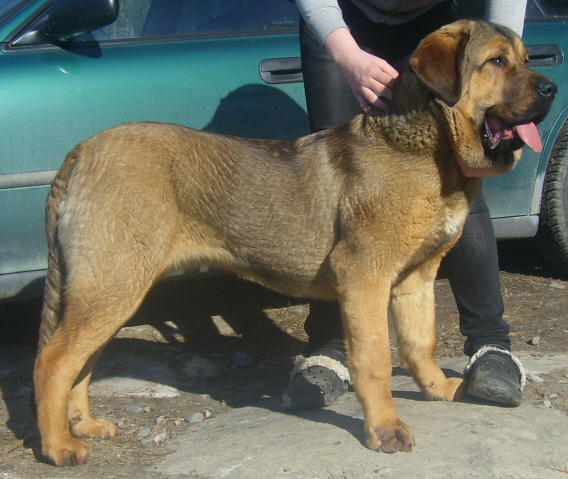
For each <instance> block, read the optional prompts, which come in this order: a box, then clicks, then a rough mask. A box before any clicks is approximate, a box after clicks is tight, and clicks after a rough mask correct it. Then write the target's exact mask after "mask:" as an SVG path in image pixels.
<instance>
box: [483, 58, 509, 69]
mask: <svg viewBox="0 0 568 479" xmlns="http://www.w3.org/2000/svg"><path fill="white" fill-rule="evenodd" d="M487 62H488V63H492V64H493V65H498V66H500V67H504V66H506V65H507V59H506V58H505V57H503V56H499V57H495V58H490V59H489V60H487Z"/></svg>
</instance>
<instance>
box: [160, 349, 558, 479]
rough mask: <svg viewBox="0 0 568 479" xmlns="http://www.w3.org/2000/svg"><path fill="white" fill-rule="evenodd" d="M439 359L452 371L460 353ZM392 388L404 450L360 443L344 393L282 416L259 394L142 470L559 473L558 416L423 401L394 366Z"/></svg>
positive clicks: (303, 478) (399, 476)
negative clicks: (408, 438) (407, 439)
mask: <svg viewBox="0 0 568 479" xmlns="http://www.w3.org/2000/svg"><path fill="white" fill-rule="evenodd" d="M522 360H523V363H524V364H525V367H526V368H527V370H528V371H529V372H531V373H533V374H543V373H547V372H550V371H552V370H555V369H559V368H561V367H566V366H568V356H553V357H544V358H536V357H530V356H528V357H523V358H522ZM440 363H441V366H442V368H444V369H447V370H448V371H447V372H449V373H451V372H452V371H454V372H456V373H461V371H462V370H463V366H464V364H465V360H464V359H458V360H448V361H441V362H440ZM393 391H394V396H395V401H396V405H397V409H398V412H399V415H400V417H401V419H402V420H403V421H405V422H406V423H407V424H409V425H410V426H411V428H412V429H413V431H414V434H415V436H416V447H415V449H414V451H413V452H412V453H409V454H404V453H398V454H393V455H388V454H382V453H376V452H373V451H370V450H368V449H367V448H366V447H365V446H364V445H363V443H364V437H363V433H362V428H363V414H362V410H361V407H360V405H359V403H358V402H357V400H356V398H355V396H354V394H353V393H349V394H347V395H346V396H344V397H343V398H341V399H340V400H339V401H337V402H336V403H335V404H333V405H332V406H330V407H328V408H325V409H320V410H315V411H306V412H302V413H296V414H286V413H284V412H283V411H282V410H281V407H280V403H279V401H278V400H277V399H269V400H266V401H265V402H262V403H260V404H259V405H258V406H257V407H246V408H242V409H235V410H232V411H230V412H229V413H226V414H224V415H222V416H220V417H217V418H214V419H211V420H209V421H205V422H203V423H199V424H196V425H195V427H192V428H191V429H190V430H189V431H188V432H187V433H185V434H183V435H181V436H179V437H178V438H176V439H175V440H173V441H172V442H170V443H169V446H170V447H171V448H172V449H174V450H175V451H176V452H175V453H173V454H172V455H170V456H169V457H168V458H167V459H166V460H164V461H163V462H162V463H161V464H160V465H159V466H158V467H157V468H153V469H152V472H154V473H158V472H159V473H161V474H163V475H167V476H175V477H191V478H199V479H267V478H271V479H272V478H294V479H319V478H338V479H339V478H341V479H367V478H374V479H376V478H382V477H388V478H395V479H408V478H413V477H420V478H424V479H429V478H432V479H433V478H436V479H440V478H459V479H466V478H476V479H479V478H484V479H486V478H515V479H535V478H538V479H548V478H550V479H558V478H561V477H565V472H566V469H567V468H568V441H566V434H567V433H566V431H568V417H566V416H565V415H563V414H562V413H560V412H558V411H555V410H552V409H548V408H545V407H544V406H533V405H529V404H524V405H522V406H521V407H518V408H506V407H498V406H494V405H489V404H487V403H481V402H473V401H468V402H457V403H444V402H427V401H424V400H423V398H422V395H421V394H420V392H419V391H418V389H417V388H416V386H415V385H414V383H413V382H412V380H411V378H410V377H408V376H407V375H405V374H404V372H403V371H402V370H397V371H395V375H394V377H393ZM562 471H563V472H562Z"/></svg>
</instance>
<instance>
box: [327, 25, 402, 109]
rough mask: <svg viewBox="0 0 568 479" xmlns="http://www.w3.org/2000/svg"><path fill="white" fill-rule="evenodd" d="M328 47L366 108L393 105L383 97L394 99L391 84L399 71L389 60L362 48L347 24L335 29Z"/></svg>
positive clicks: (329, 38) (382, 107)
mask: <svg viewBox="0 0 568 479" xmlns="http://www.w3.org/2000/svg"><path fill="white" fill-rule="evenodd" d="M324 47H325V49H326V50H327V51H328V52H329V54H330V55H331V57H332V58H333V60H334V61H335V63H337V65H338V66H339V68H340V69H341V71H342V72H343V76H344V77H345V79H346V80H347V83H348V84H349V86H350V87H351V90H352V91H353V94H354V95H355V98H357V101H358V102H359V105H360V106H361V108H362V109H363V110H368V109H369V107H370V105H374V106H376V107H377V108H380V109H382V110H386V109H388V108H389V103H388V102H386V101H384V99H381V98H385V99H387V100H389V101H392V100H393V92H392V90H391V88H390V86H391V84H392V82H393V81H394V79H395V78H396V77H397V76H398V72H397V71H396V70H395V69H394V68H393V67H392V66H391V65H389V64H388V62H386V61H385V60H383V59H382V58H379V57H376V56H374V55H371V54H370V53H367V52H365V51H363V50H361V48H359V46H358V45H357V42H355V40H354V38H353V36H352V35H351V33H350V32H349V30H348V29H347V28H338V29H337V30H334V31H333V32H331V33H330V34H329V35H328V36H327V38H326V39H325V41H324ZM379 95H380V96H379Z"/></svg>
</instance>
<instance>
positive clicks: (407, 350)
mask: <svg viewBox="0 0 568 479" xmlns="http://www.w3.org/2000/svg"><path fill="white" fill-rule="evenodd" d="M439 263H440V258H439V257H434V258H431V259H429V260H428V261H427V262H426V263H424V264H423V265H421V266H420V267H418V268H417V269H416V270H414V271H412V272H411V273H410V274H408V276H406V277H405V278H404V279H403V280H402V281H401V282H400V283H399V284H397V285H396V286H395V287H394V288H393V290H392V296H391V298H392V299H391V312H392V315H393V319H394V323H395V327H396V331H397V340H398V349H399V354H400V358H401V360H402V365H403V367H405V368H407V369H408V370H409V371H410V374H411V375H412V377H413V378H414V381H415V382H416V383H417V384H418V386H419V387H420V389H422V391H424V394H425V395H426V397H427V398H428V399H430V400H446V401H451V400H453V399H457V398H458V397H460V396H461V395H462V394H463V386H462V382H463V381H462V379H459V378H446V376H445V374H444V373H443V371H442V370H441V369H440V367H439V366H438V364H437V363H436V360H435V358H434V350H435V348H436V314H435V301H434V280H435V278H436V272H437V270H438V265H439Z"/></svg>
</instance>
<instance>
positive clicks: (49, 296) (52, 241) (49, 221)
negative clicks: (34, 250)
mask: <svg viewBox="0 0 568 479" xmlns="http://www.w3.org/2000/svg"><path fill="white" fill-rule="evenodd" d="M78 156H79V147H77V148H75V149H74V150H72V151H71V152H70V153H69V154H68V155H67V157H66V158H65V162H64V163H63V165H62V166H61V168H60V169H59V171H58V172H57V174H56V175H55V178H54V179H53V182H52V183H51V189H50V190H49V195H48V197H47V202H46V205H45V222H46V233H47V247H48V256H47V276H46V282H45V292H44V299H43V310H42V312H41V325H40V329H39V344H38V351H41V350H42V349H43V347H44V346H45V345H46V344H47V342H48V340H49V338H50V337H51V335H52V334H53V333H54V331H55V330H56V329H57V326H58V324H59V322H60V321H61V317H62V315H63V309H64V294H63V293H64V288H65V260H64V258H63V253H62V250H61V243H60V241H59V212H60V206H61V202H62V201H63V200H64V199H65V196H66V194H67V183H68V180H69V177H70V175H71V172H72V171H73V167H74V165H75V162H76V160H77V158H78Z"/></svg>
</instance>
